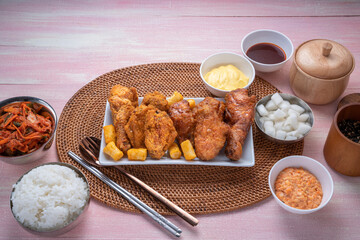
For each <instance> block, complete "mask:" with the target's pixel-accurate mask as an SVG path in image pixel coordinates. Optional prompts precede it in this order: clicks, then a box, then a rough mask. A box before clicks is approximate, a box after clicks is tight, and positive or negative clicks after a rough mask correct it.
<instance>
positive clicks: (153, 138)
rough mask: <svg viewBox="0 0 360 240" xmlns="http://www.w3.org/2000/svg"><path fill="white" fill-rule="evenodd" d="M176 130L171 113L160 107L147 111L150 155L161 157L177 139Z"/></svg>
mask: <svg viewBox="0 0 360 240" xmlns="http://www.w3.org/2000/svg"><path fill="white" fill-rule="evenodd" d="M176 135H177V133H176V130H175V127H174V125H173V122H172V121H171V119H170V117H169V115H168V114H167V113H166V112H164V111H160V110H158V109H151V110H149V111H147V113H146V120H145V146H146V148H147V149H148V151H149V155H150V156H151V157H152V158H154V159H160V158H161V157H162V156H163V155H164V154H165V152H166V151H167V150H168V148H169V147H170V145H171V144H172V143H173V142H174V141H175V138H176Z"/></svg>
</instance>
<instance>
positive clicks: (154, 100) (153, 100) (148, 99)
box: [141, 91, 169, 111]
mask: <svg viewBox="0 0 360 240" xmlns="http://www.w3.org/2000/svg"><path fill="white" fill-rule="evenodd" d="M141 104H142V105H146V106H148V105H151V106H154V107H155V108H157V109H159V110H161V111H167V110H168V109H169V105H168V101H167V100H166V97H165V96H164V95H163V94H162V93H161V92H158V91H155V92H153V93H147V94H145V96H144V99H143V101H142V103H141Z"/></svg>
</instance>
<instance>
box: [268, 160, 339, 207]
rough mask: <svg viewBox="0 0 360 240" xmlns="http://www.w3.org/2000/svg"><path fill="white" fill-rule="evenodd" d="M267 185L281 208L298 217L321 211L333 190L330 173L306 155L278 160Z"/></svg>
mask: <svg viewBox="0 0 360 240" xmlns="http://www.w3.org/2000/svg"><path fill="white" fill-rule="evenodd" d="M269 186H270V190H271V193H272V195H273V196H274V198H275V200H276V202H277V203H278V204H279V205H280V206H281V207H283V208H284V209H285V210H287V211H289V212H292V213H298V214H308V213H312V212H315V211H318V210H320V209H321V208H323V207H324V206H325V205H326V204H327V203H328V202H329V201H330V199H331V197H332V195H333V191H334V183H333V180H332V177H331V175H330V173H329V171H328V170H327V169H326V168H325V167H324V166H323V165H322V164H321V163H319V162H318V161H316V160H314V159H312V158H309V157H306V156H289V157H285V158H283V159H281V160H280V161H278V162H277V163H276V164H275V165H274V166H273V167H272V169H271V170H270V174H269Z"/></svg>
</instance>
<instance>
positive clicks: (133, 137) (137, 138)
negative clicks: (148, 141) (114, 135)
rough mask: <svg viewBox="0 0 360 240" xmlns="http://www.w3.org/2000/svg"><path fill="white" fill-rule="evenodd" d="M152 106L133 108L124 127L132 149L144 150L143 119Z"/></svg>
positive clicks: (152, 108)
mask: <svg viewBox="0 0 360 240" xmlns="http://www.w3.org/2000/svg"><path fill="white" fill-rule="evenodd" d="M154 109H155V108H154V107H153V106H151V105H150V106H146V105H140V106H139V107H137V108H135V110H134V111H133V113H132V114H131V116H130V118H129V121H128V122H127V123H126V125H125V132H126V135H127V137H128V138H129V139H130V142H131V145H132V146H133V147H134V148H145V118H146V114H147V112H148V111H149V110H154Z"/></svg>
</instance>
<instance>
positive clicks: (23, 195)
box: [10, 162, 90, 236]
mask: <svg viewBox="0 0 360 240" xmlns="http://www.w3.org/2000/svg"><path fill="white" fill-rule="evenodd" d="M89 201H90V190H89V184H88V182H87V180H86V178H85V176H84V175H83V173H82V172H81V171H80V170H79V169H77V168H76V167H74V166H72V165H70V164H66V163H58V162H54V163H46V164H43V165H40V166H37V167H35V168H33V169H31V170H30V171H28V172H27V173H25V174H24V175H23V176H22V177H21V178H20V179H19V180H18V181H17V182H16V184H15V185H14V186H13V190H12V193H11V196H10V207H11V211H12V214H13V215H14V217H15V219H16V220H17V222H18V223H19V224H20V225H21V226H22V227H23V228H24V229H25V230H27V231H29V232H31V233H35V234H40V235H45V236H56V235H60V234H63V233H65V232H68V231H69V230H71V229H72V228H73V227H75V226H76V225H77V224H78V223H80V222H81V220H82V219H83V218H84V215H85V214H84V213H85V212H86V210H87V209H88V206H89Z"/></svg>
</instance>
